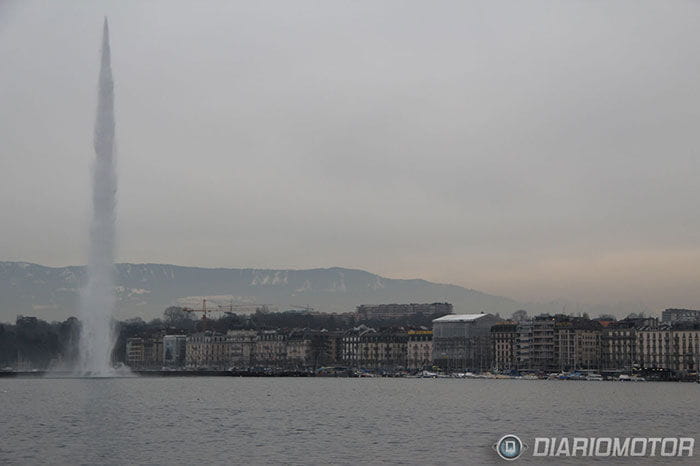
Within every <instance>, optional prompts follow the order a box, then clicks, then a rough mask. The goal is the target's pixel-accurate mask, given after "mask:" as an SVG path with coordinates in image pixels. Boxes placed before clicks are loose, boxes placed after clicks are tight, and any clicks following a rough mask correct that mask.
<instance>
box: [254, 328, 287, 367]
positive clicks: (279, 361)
mask: <svg viewBox="0 0 700 466" xmlns="http://www.w3.org/2000/svg"><path fill="white" fill-rule="evenodd" d="M286 359H287V336H286V335H284V334H283V333H280V332H277V331H276V330H263V331H261V332H259V333H258V338H257V340H256V342H255V352H254V360H255V365H256V366H265V367H282V366H284V365H285V363H286Z"/></svg>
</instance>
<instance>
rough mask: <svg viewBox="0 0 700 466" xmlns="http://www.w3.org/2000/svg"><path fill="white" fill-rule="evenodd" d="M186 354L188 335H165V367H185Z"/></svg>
mask: <svg viewBox="0 0 700 466" xmlns="http://www.w3.org/2000/svg"><path fill="white" fill-rule="evenodd" d="M186 352H187V336H186V335H165V336H164V337H163V366H165V367H173V368H177V367H184V365H185V360H186Z"/></svg>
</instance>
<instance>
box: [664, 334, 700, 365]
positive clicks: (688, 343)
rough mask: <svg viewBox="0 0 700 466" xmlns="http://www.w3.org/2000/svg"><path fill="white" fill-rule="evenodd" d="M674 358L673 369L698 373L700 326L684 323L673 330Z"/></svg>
mask: <svg viewBox="0 0 700 466" xmlns="http://www.w3.org/2000/svg"><path fill="white" fill-rule="evenodd" d="M671 334H672V340H671V344H672V345H673V357H672V359H671V369H673V370H675V371H678V372H686V373H687V372H697V371H698V369H699V367H698V364H699V363H700V324H691V323H682V324H677V325H674V326H673V328H672V332H671Z"/></svg>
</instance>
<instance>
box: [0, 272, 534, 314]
mask: <svg viewBox="0 0 700 466" xmlns="http://www.w3.org/2000/svg"><path fill="white" fill-rule="evenodd" d="M84 280H85V268H84V267H82V266H69V267H46V266H43V265H38V264H31V263H26V262H0V321H13V320H14V319H15V317H16V316H17V315H18V314H23V315H35V316H37V317H40V318H42V319H45V320H59V319H64V318H66V317H68V316H70V315H76V311H77V305H78V300H79V290H80V288H81V287H82V286H83V284H84ZM116 283H117V294H118V304H117V306H118V309H117V317H118V318H124V317H133V316H140V317H143V318H144V319H150V318H153V317H159V316H161V315H162V313H163V310H165V308H167V307H168V306H172V305H178V304H179V305H188V306H196V307H199V306H200V304H201V298H202V297H210V301H209V302H210V303H211V304H210V307H211V308H216V307H217V304H219V305H223V306H226V305H227V304H228V303H229V302H231V301H232V300H233V302H234V303H257V304H270V305H273V306H275V307H277V308H278V309H279V310H286V309H289V308H291V307H292V306H307V305H308V306H311V307H313V308H314V309H315V310H318V311H324V312H346V311H352V310H354V308H355V306H357V305H359V304H377V303H391V302H399V303H408V302H436V301H447V302H450V303H452V304H454V308H455V312H458V313H459V312H464V313H467V312H481V311H484V312H493V313H495V312H499V313H501V315H510V313H511V312H513V311H515V310H517V309H519V308H521V307H522V305H521V304H518V303H517V302H515V301H513V300H511V299H508V298H504V297H500V296H493V295H489V294H486V293H481V292H479V291H475V290H470V289H467V288H463V287H460V286H455V285H445V284H437V283H431V282H428V281H425V280H418V279H416V280H397V279H389V278H384V277H381V276H379V275H375V274H372V273H369V272H365V271H362V270H353V269H344V268H339V267H334V268H328V269H310V270H261V269H223V268H219V269H209V268H199V267H182V266H177V265H167V264H117V266H116Z"/></svg>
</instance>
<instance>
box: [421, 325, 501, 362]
mask: <svg viewBox="0 0 700 466" xmlns="http://www.w3.org/2000/svg"><path fill="white" fill-rule="evenodd" d="M498 321H499V318H497V317H496V316H494V315H492V314H484V313H481V314H451V315H446V316H444V317H440V318H439V319H435V320H433V360H434V362H435V364H436V365H437V366H440V367H441V368H442V369H443V370H446V371H450V372H451V371H481V370H487V369H489V368H490V367H491V358H492V351H491V340H490V331H491V327H492V326H493V325H495V324H496V323H497V322H498Z"/></svg>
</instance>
